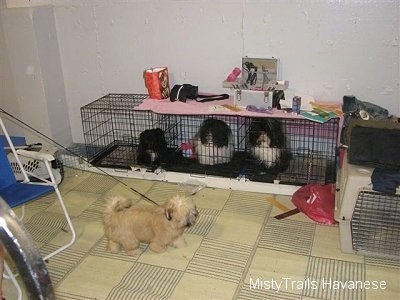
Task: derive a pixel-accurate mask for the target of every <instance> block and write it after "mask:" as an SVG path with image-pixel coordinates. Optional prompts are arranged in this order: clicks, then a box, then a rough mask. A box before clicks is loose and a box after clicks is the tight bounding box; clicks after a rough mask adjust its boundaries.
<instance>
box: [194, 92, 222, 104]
mask: <svg viewBox="0 0 400 300" xmlns="http://www.w3.org/2000/svg"><path fill="white" fill-rule="evenodd" d="M197 97H198V98H202V99H195V100H196V102H210V101H214V100H224V99H228V98H229V95H228V94H220V95H197Z"/></svg>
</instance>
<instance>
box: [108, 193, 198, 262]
mask: <svg viewBox="0 0 400 300" xmlns="http://www.w3.org/2000/svg"><path fill="white" fill-rule="evenodd" d="M197 217H198V211H197V209H196V206H195V205H194V203H193V202H192V200H191V199H189V198H186V197H183V196H180V195H176V196H174V197H172V198H171V199H169V200H168V201H166V202H165V203H163V204H162V205H160V206H155V205H150V204H133V203H132V200H130V199H127V198H124V197H119V196H114V197H110V198H109V199H108V200H107V203H106V208H105V210H104V231H105V235H106V237H107V238H108V244H107V251H110V252H114V253H116V252H119V250H120V247H121V246H122V248H123V249H124V250H125V251H126V253H127V254H129V255H137V254H140V253H141V250H140V249H139V246H140V242H145V243H148V244H149V246H150V249H151V250H153V251H154V252H157V253H161V252H164V251H165V250H166V249H167V247H168V246H173V247H176V248H182V247H185V246H186V241H185V239H184V238H183V236H182V234H183V231H184V230H185V228H186V227H189V226H192V225H193V224H194V223H195V222H196V219H197Z"/></svg>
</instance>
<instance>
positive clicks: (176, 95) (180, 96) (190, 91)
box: [169, 83, 229, 102]
mask: <svg viewBox="0 0 400 300" xmlns="http://www.w3.org/2000/svg"><path fill="white" fill-rule="evenodd" d="M198 98H201V99H198ZM228 98H229V95H228V94H220V95H199V88H198V86H195V85H191V84H187V83H184V84H182V85H180V84H175V85H174V87H173V88H172V90H171V93H170V96H169V99H170V100H171V102H175V101H176V100H179V101H181V102H186V99H193V100H196V101H197V102H209V101H214V100H224V99H228Z"/></svg>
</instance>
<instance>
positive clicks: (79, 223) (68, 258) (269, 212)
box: [4, 172, 400, 300]
mask: <svg viewBox="0 0 400 300" xmlns="http://www.w3.org/2000/svg"><path fill="white" fill-rule="evenodd" d="M123 180H124V182H125V183H126V184H127V185H129V186H131V187H134V188H135V189H137V190H139V191H140V192H141V193H144V194H145V195H146V196H147V197H149V198H150V199H153V200H154V201H157V202H161V201H163V200H164V199H166V198H167V197H169V196H172V195H174V194H175V193H177V192H181V193H182V192H183V191H184V190H185V188H184V187H183V186H182V185H178V184H172V183H165V182H153V181H145V180H138V179H123ZM60 187H61V191H62V194H63V195H64V199H65V201H66V204H67V208H68V210H69V212H70V214H71V215H72V218H73V223H74V225H75V228H76V231H77V241H76V243H75V244H74V245H73V246H72V247H70V248H69V249H68V250H66V251H65V252H62V253H61V254H59V255H57V256H56V257H54V258H52V259H51V260H50V261H49V262H48V264H47V266H48V269H49V272H50V274H51V278H52V281H53V285H54V287H55V290H56V295H57V299H61V300H62V299H79V300H83V299H112V300H114V299H385V300H389V299H399V298H400V279H399V278H400V262H399V261H393V260H384V259H375V258H370V257H364V256H357V255H353V254H345V253H343V252H341V250H340V243H339V230H338V227H331V226H323V225H318V224H315V223H314V222H312V221H310V220H309V219H308V218H307V217H305V216H304V215H302V214H296V215H293V216H291V217H288V218H285V219H282V220H277V219H276V218H274V216H276V215H278V214H280V213H281V212H282V211H281V210H280V209H279V208H278V207H276V206H273V205H271V204H270V202H268V201H267V197H275V199H276V200H277V201H278V202H279V203H281V204H283V205H285V206H287V207H289V208H293V207H294V206H293V204H292V203H291V201H290V197H286V196H274V195H267V194H261V193H248V192H240V191H233V190H223V189H214V188H204V189H202V190H201V191H199V192H198V193H197V194H196V195H194V196H193V199H194V201H195V203H196V204H197V206H198V208H199V211H200V217H199V219H198V222H197V224H196V225H195V226H194V227H191V228H190V229H188V230H187V231H186V232H185V237H186V240H187V242H188V247H187V248H184V249H169V250H168V251H167V252H166V253H163V254H155V253H153V252H151V251H150V250H149V249H147V248H146V245H142V246H141V247H142V248H143V249H144V250H145V252H144V253H142V254H141V255H139V256H135V257H131V256H128V255H126V254H125V253H119V254H111V253H108V252H106V251H105V244H106V240H105V238H104V234H103V227H102V219H101V218H102V209H103V199H104V197H105V196H107V195H112V194H123V195H127V196H129V197H131V198H132V199H136V200H139V199H140V197H139V196H138V195H136V194H134V193H132V191H131V190H130V189H127V188H126V187H124V186H123V185H121V184H119V183H118V182H117V181H115V180H112V179H111V178H110V177H107V176H103V175H99V174H93V173H83V172H74V173H73V174H70V175H67V176H66V177H65V179H64V181H63V182H62V184H61V186H60ZM26 212H27V215H26V218H25V222H26V227H27V229H28V230H29V231H30V232H31V233H32V236H33V238H34V239H35V241H36V242H37V244H38V246H39V248H40V250H41V252H42V253H46V252H48V251H49V250H50V249H52V248H54V246H55V245H58V244H60V243H62V242H63V241H65V240H66V239H67V237H68V233H66V232H64V231H62V230H60V229H59V228H55V233H56V234H54V235H46V232H47V231H51V229H52V227H53V226H55V225H54V224H57V222H54V221H52V220H54V218H60V215H59V207H58V206H57V205H56V204H55V202H54V201H52V196H50V195H49V196H46V197H45V198H42V199H40V200H38V201H36V202H34V203H32V204H29V205H28V207H27V209H26ZM367 281H378V282H384V283H386V286H385V288H384V289H383V288H376V289H375V288H369V289H367V288H361V287H360V286H359V287H357V288H354V287H352V286H350V284H351V283H354V282H359V284H361V283H365V282H367ZM346 284H347V286H344V285H346ZM4 290H5V296H6V298H7V300H9V299H14V290H13V288H12V286H11V285H10V283H9V282H8V281H6V282H5V287H4Z"/></svg>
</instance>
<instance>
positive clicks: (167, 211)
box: [165, 208, 172, 221]
mask: <svg viewBox="0 0 400 300" xmlns="http://www.w3.org/2000/svg"><path fill="white" fill-rule="evenodd" d="M165 217H166V218H167V220H168V221H171V220H172V208H168V209H166V210H165Z"/></svg>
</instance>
